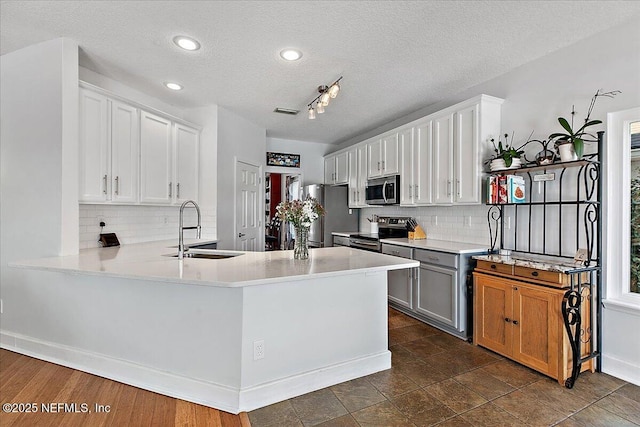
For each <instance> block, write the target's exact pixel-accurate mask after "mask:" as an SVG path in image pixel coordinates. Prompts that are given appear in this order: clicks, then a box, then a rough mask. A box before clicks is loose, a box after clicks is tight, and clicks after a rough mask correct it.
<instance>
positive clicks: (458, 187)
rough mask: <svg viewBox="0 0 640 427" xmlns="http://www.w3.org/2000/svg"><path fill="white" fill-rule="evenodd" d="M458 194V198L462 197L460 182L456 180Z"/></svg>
mask: <svg viewBox="0 0 640 427" xmlns="http://www.w3.org/2000/svg"><path fill="white" fill-rule="evenodd" d="M456 194H457V195H458V197H461V196H460V180H459V179H456Z"/></svg>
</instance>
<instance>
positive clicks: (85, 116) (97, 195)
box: [78, 89, 110, 202]
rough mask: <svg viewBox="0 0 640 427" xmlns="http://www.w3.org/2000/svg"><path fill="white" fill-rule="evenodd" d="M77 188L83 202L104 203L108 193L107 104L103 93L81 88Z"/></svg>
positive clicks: (108, 140) (108, 142) (108, 143)
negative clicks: (78, 184) (78, 186)
mask: <svg viewBox="0 0 640 427" xmlns="http://www.w3.org/2000/svg"><path fill="white" fill-rule="evenodd" d="M79 131H80V173H79V179H80V188H79V195H78V198H79V200H80V201H82V202H105V201H107V200H108V195H109V194H110V188H109V173H108V170H109V168H110V161H109V154H110V147H109V145H110V138H109V132H110V129H109V103H108V99H107V97H106V96H103V95H101V94H98V93H94V92H91V91H87V90H84V89H80V129H79Z"/></svg>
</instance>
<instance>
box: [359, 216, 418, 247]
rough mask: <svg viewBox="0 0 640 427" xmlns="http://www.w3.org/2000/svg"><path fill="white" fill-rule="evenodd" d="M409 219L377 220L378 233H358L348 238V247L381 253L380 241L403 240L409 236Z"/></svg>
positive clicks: (382, 218) (387, 218) (382, 217)
mask: <svg viewBox="0 0 640 427" xmlns="http://www.w3.org/2000/svg"><path fill="white" fill-rule="evenodd" d="M410 219H411V217H389V216H381V217H379V218H378V233H377V234H371V233H359V234H352V235H350V236H349V246H351V247H352V248H356V249H363V250H365V251H372V252H382V245H381V244H380V239H390V238H403V237H407V236H408V235H409V230H408V229H407V222H408V221H409V220H410Z"/></svg>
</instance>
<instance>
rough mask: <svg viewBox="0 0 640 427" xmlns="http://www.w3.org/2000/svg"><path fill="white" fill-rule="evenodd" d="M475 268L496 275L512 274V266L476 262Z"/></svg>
mask: <svg viewBox="0 0 640 427" xmlns="http://www.w3.org/2000/svg"><path fill="white" fill-rule="evenodd" d="M476 268H477V269H479V270H486V271H494V272H496V273H503V274H513V265H511V264H502V263H499V262H491V261H480V260H479V261H478V264H477V265H476Z"/></svg>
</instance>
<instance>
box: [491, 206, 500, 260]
mask: <svg viewBox="0 0 640 427" xmlns="http://www.w3.org/2000/svg"><path fill="white" fill-rule="evenodd" d="M501 217H502V209H501V208H500V207H498V206H495V205H494V206H491V207H490V208H489V212H487V222H488V223H489V239H490V240H491V253H493V252H495V250H496V243H497V241H498V222H499V221H500V218H501Z"/></svg>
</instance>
